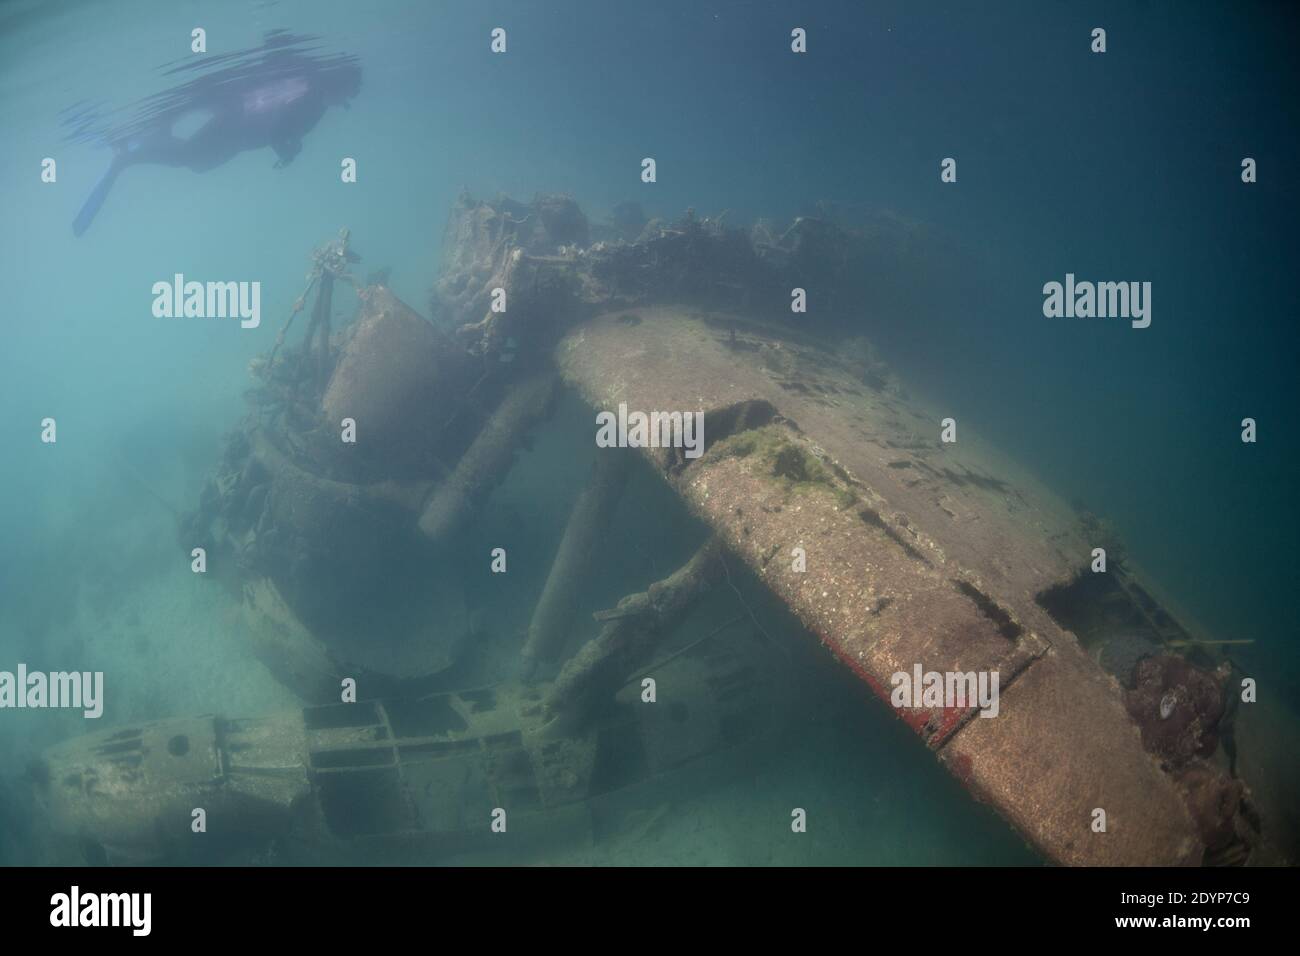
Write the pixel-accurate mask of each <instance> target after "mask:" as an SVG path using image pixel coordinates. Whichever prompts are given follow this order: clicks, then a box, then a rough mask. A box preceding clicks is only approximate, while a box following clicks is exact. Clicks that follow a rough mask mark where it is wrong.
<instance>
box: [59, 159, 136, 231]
mask: <svg viewBox="0 0 1300 956" xmlns="http://www.w3.org/2000/svg"><path fill="white" fill-rule="evenodd" d="M125 165H126V164H125V163H123V162H122V159H121V157H120V156H117V157H114V159H113V162H112V163H111V164H110V165H109V167H108V170H107V171H106V172H105V173H104V175H103V176H101V177H100V178H99V182H97V183H96V184H95V188H94V189H92V190H91V191H90V195H89V196H87V197H86V201H85V203H84V204H83V205H82V207H81V212H79V213H77V218H76V219H74V220H73V221H72V232H73V234H74V235H77V236H80V235H81V234H82V233H83V232H85V231H86V230H87V229H88V228H90V223H91V221H92V220H94V218H95V213H97V212H99V207H100V206H102V205H104V200H105V199H107V198H108V191H109V190H110V189H112V188H113V183H114V182H115V181H116V180H117V174H118V173H120V172H121V171H122V167H123V166H125Z"/></svg>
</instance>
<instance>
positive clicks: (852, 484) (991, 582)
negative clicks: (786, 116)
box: [557, 308, 1203, 865]
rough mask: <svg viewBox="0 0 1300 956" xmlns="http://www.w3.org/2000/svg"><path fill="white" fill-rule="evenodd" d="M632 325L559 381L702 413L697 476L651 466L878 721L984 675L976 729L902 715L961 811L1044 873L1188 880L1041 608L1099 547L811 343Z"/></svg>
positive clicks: (1169, 813)
mask: <svg viewBox="0 0 1300 956" xmlns="http://www.w3.org/2000/svg"><path fill="white" fill-rule="evenodd" d="M637 318H638V319H639V320H640V321H635V322H633V321H628V320H627V317H626V316H624V315H621V314H620V313H611V314H607V315H603V316H599V317H597V318H595V319H593V320H591V321H589V322H586V323H583V324H581V325H579V326H577V327H576V328H575V329H574V330H573V331H571V332H570V334H569V335H568V336H567V337H566V338H565V339H564V340H563V341H562V342H561V343H560V345H559V347H558V350H557V360H558V363H559V365H560V367H561V369H562V372H563V375H564V377H565V379H566V380H567V381H568V382H569V383H570V384H572V385H574V386H576V387H577V388H578V389H579V391H580V392H581V393H582V394H583V395H584V397H585V398H586V399H587V401H588V402H589V403H590V404H591V405H592V406H593V407H594V408H596V409H613V408H615V407H617V405H618V404H619V403H627V404H628V406H629V408H633V409H638V410H641V411H644V412H647V413H648V412H651V411H682V412H686V411H702V412H704V413H705V415H706V418H705V421H706V430H705V440H706V442H708V443H709V450H708V451H707V452H706V453H705V455H704V456H703V457H702V458H700V459H699V460H698V461H694V462H691V461H689V460H682V459H678V460H676V461H674V460H673V459H672V458H671V457H669V456H664V455H663V454H662V453H661V452H660V450H657V449H656V450H649V451H650V454H651V457H652V458H653V459H654V460H655V461H656V462H657V463H658V464H659V465H660V466H661V467H663V468H664V469H665V471H666V473H668V474H669V479H670V481H671V482H672V483H673V485H674V486H675V487H676V488H677V490H678V491H679V493H680V494H681V495H682V497H683V498H684V499H685V500H686V501H687V502H688V503H689V504H690V506H691V507H692V508H693V510H695V511H696V512H697V513H698V514H699V515H700V516H701V517H703V518H704V519H705V520H706V521H707V522H708V523H709V524H710V525H712V526H713V528H714V529H716V530H717V531H718V532H719V533H720V535H721V536H722V538H723V540H724V541H725V542H726V543H727V544H728V545H729V547H730V548H731V549H732V550H733V551H734V552H735V553H737V554H739V555H740V556H742V557H743V558H744V560H745V561H746V562H747V563H748V564H749V565H750V566H751V567H752V568H753V569H754V571H755V572H756V573H757V574H758V575H759V576H760V577H761V578H762V580H763V581H764V582H765V583H766V584H767V585H768V586H769V587H771V588H772V590H773V591H774V592H775V593H776V594H777V595H778V596H780V597H781V598H782V599H783V600H784V601H785V602H786V603H787V604H788V605H789V606H790V608H791V609H792V610H794V611H795V613H796V614H798V615H799V617H800V618H801V619H802V620H803V622H804V624H805V625H806V626H807V627H808V628H809V629H810V630H812V631H813V632H814V633H816V634H817V635H818V636H819V637H820V639H821V640H822V641H823V642H824V643H826V644H827V645H828V646H829V648H830V649H831V650H832V651H833V652H834V653H835V654H836V655H837V656H838V657H839V658H840V659H841V660H842V661H843V662H844V663H845V664H847V665H848V666H849V667H851V668H852V669H853V671H854V672H855V673H856V674H858V676H860V677H861V678H862V679H863V680H864V681H866V682H867V683H868V684H869V685H871V687H872V688H873V689H874V690H875V691H876V693H877V694H878V695H879V696H881V697H882V698H884V699H885V700H886V701H888V699H889V688H890V676H891V675H892V674H894V673H895V672H898V671H905V672H910V671H911V670H912V668H913V667H914V665H916V664H920V665H921V666H922V667H923V668H924V669H925V670H926V671H939V672H969V671H996V672H998V673H999V674H1000V678H1001V702H1000V712H999V714H998V716H996V717H994V718H991V719H984V718H981V717H978V716H976V711H975V709H974V708H969V709H961V710H958V709H956V708H942V707H938V708H933V709H927V708H924V707H916V708H911V709H900V710H899V714H900V716H903V718H904V719H905V720H906V721H907V722H908V724H909V725H910V726H912V727H913V729H915V730H916V731H917V732H918V734H919V735H920V736H921V737H922V738H923V739H924V740H925V741H926V743H927V744H928V746H930V747H931V748H932V749H934V750H935V751H937V753H938V755H939V757H940V759H941V760H942V761H943V762H944V764H945V765H946V766H947V767H948V768H949V769H950V770H951V771H952V772H953V773H954V774H955V775H956V776H957V777H958V778H959V779H960V780H962V781H963V783H965V784H966V785H967V786H968V787H969V788H970V789H971V790H972V792H974V793H975V794H976V795H977V796H979V797H980V798H982V799H985V800H987V801H988V802H990V803H991V804H993V806H995V807H996V808H997V809H998V810H999V811H1000V812H1001V813H1002V814H1003V815H1004V816H1005V817H1006V818H1007V819H1008V820H1010V821H1011V823H1012V824H1014V825H1015V826H1016V827H1017V829H1019V830H1020V832H1021V833H1022V834H1024V836H1025V837H1026V838H1028V839H1029V840H1030V841H1031V842H1032V843H1033V844H1034V845H1035V846H1037V847H1038V848H1039V849H1040V850H1041V851H1042V852H1044V853H1045V854H1046V855H1047V856H1048V857H1049V858H1050V859H1052V860H1055V861H1058V862H1062V863H1071V864H1121V865H1122V864H1188V863H1197V862H1199V861H1200V859H1201V855H1202V852H1203V846H1202V844H1201V841H1200V838H1199V836H1198V833H1197V829H1196V826H1195V823H1194V822H1193V819H1192V817H1191V815H1190V814H1189V812H1188V810H1187V808H1186V805H1185V799H1184V797H1183V795H1182V794H1181V793H1180V792H1179V790H1178V789H1177V787H1176V786H1175V784H1174V781H1173V779H1172V778H1171V777H1170V776H1169V775H1167V774H1166V773H1165V772H1164V771H1162V770H1161V768H1160V766H1159V764H1158V762H1157V760H1156V759H1155V758H1154V757H1152V756H1151V755H1150V754H1148V753H1147V752H1146V751H1145V750H1144V749H1143V746H1142V740H1141V735H1140V734H1139V732H1138V729H1137V727H1136V726H1135V725H1134V724H1133V722H1132V720H1131V719H1130V718H1129V716H1128V714H1127V713H1126V711H1125V707H1124V702H1123V696H1122V692H1121V688H1120V687H1119V685H1118V684H1117V682H1116V681H1115V680H1114V679H1113V678H1111V677H1109V676H1108V675H1106V674H1105V673H1104V672H1103V671H1102V670H1101V669H1100V668H1099V667H1097V666H1096V665H1095V664H1094V663H1093V662H1092V661H1091V660H1089V659H1088V657H1087V656H1085V655H1084V654H1083V653H1082V652H1081V650H1080V648H1079V646H1078V643H1077V641H1076V640H1075V638H1074V636H1073V635H1072V634H1070V633H1069V632H1068V631H1066V630H1064V629H1063V628H1062V627H1061V626H1060V625H1059V624H1058V623H1057V622H1056V620H1054V619H1053V617H1052V616H1051V615H1050V614H1048V613H1047V611H1046V610H1045V609H1044V607H1043V606H1042V605H1041V604H1040V603H1039V601H1038V597H1039V596H1040V595H1041V594H1043V593H1044V592H1046V591H1048V590H1049V589H1051V588H1053V587H1060V586H1066V585H1068V584H1069V583H1070V582H1071V581H1072V580H1073V579H1074V578H1075V577H1076V575H1077V574H1078V573H1079V572H1080V571H1081V570H1083V569H1084V568H1085V566H1086V563H1087V561H1088V559H1089V556H1090V551H1091V548H1092V547H1094V546H1095V544H1096V542H1093V541H1090V540H1088V535H1087V534H1086V533H1085V530H1084V528H1083V527H1081V525H1080V523H1079V521H1078V518H1077V517H1076V516H1075V515H1073V514H1072V512H1071V510H1070V509H1069V508H1068V507H1067V506H1066V505H1065V504H1064V503H1063V502H1061V501H1059V500H1058V499H1057V498H1056V497H1055V496H1054V495H1052V494H1051V493H1050V492H1049V491H1048V490H1047V489H1046V488H1045V487H1043V486H1042V485H1041V484H1040V483H1039V482H1038V481H1036V480H1035V479H1034V478H1033V477H1032V476H1031V475H1029V474H1027V473H1025V472H1024V471H1023V470H1021V469H1019V468H1017V467H1016V466H1015V465H1013V464H1012V463H1011V462H1009V461H1008V460H1006V459H1005V458H1004V457H1003V456H1000V455H999V454H998V453H997V452H996V451H995V450H993V449H991V448H988V447H987V446H985V445H983V444H981V443H980V442H979V441H978V440H977V439H976V438H975V437H974V436H973V435H972V434H971V432H970V430H969V429H964V428H962V427H961V425H960V423H959V424H958V428H959V434H958V441H957V442H956V443H954V444H945V443H942V442H941V440H940V430H941V425H940V422H941V420H942V419H943V418H944V417H947V415H948V413H941V412H938V411H933V410H930V409H927V408H924V407H923V406H922V405H921V404H920V403H919V402H917V401H915V400H912V399H909V398H908V397H907V396H906V393H905V392H904V391H903V390H902V389H901V388H900V387H898V386H897V384H896V383H893V382H892V381H890V380H888V379H886V378H882V377H881V376H880V375H879V374H877V373H876V372H874V371H873V370H872V368H870V367H865V368H864V366H863V364H861V363H857V362H855V361H853V360H850V359H847V358H840V357H837V356H835V355H832V354H830V353H829V352H828V351H827V350H826V349H824V348H821V347H818V346H817V345H816V344H815V343H812V342H801V341H799V340H797V339H792V338H791V337H790V335H789V334H788V333H778V332H777V331H776V330H773V329H771V328H766V327H763V326H760V325H757V324H751V323H744V322H739V321H738V320H736V319H734V318H732V317H720V316H711V315H707V314H702V313H698V312H695V313H692V312H687V311H684V310H678V309H671V308H658V309H639V310H638V315H637ZM755 410H757V413H755ZM737 422H740V423H741V424H742V425H743V426H744V427H743V428H737V427H736V423H737ZM755 425H758V426H759V427H754V426H755ZM710 428H712V433H710ZM728 432H730V434H728ZM795 548H802V549H804V551H805V552H806V555H807V564H806V570H804V571H799V570H795V569H794V567H793V564H792V561H791V555H792V553H793V550H794V549H795ZM1148 590H1150V589H1149V586H1148ZM1098 808H1100V809H1102V810H1104V811H1105V813H1106V831H1105V832H1104V833H1100V832H1094V830H1093V821H1094V811H1095V810H1096V809H1098Z"/></svg>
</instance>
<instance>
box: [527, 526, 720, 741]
mask: <svg viewBox="0 0 1300 956" xmlns="http://www.w3.org/2000/svg"><path fill="white" fill-rule="evenodd" d="M721 555H722V543H721V541H720V539H718V538H716V537H714V538H710V539H709V540H708V541H706V542H705V543H704V544H703V545H702V546H701V547H700V548H699V550H698V551H696V552H695V554H694V556H693V557H692V558H691V559H690V560H689V561H687V562H686V563H685V564H684V565H682V566H681V567H680V568H678V569H677V570H676V571H674V572H673V573H672V574H670V575H669V576H668V577H666V578H664V579H663V580H661V581H656V582H655V583H653V584H651V585H650V586H649V587H648V588H646V590H644V591H641V592H638V593H636V594H629V595H627V596H626V597H624V598H622V599H621V600H620V601H619V602H618V605H617V606H616V607H614V608H613V609H612V610H608V611H602V612H599V613H598V614H597V615H596V619H597V620H600V621H603V622H604V626H603V627H602V628H601V630H600V633H599V634H598V635H597V636H596V637H594V638H592V639H591V640H590V641H588V642H587V643H586V644H585V645H583V646H582V648H581V649H579V650H578V652H577V653H576V654H574V655H573V657H571V658H569V660H568V661H567V662H566V663H565V665H564V667H563V668H562V669H561V670H560V674H559V676H558V677H557V678H556V679H555V683H554V684H552V685H551V689H550V691H549V692H548V693H547V695H546V700H545V710H546V714H547V716H548V717H549V718H550V719H551V721H552V729H553V731H558V730H560V729H562V730H563V731H564V732H569V731H571V730H572V729H573V728H575V727H577V726H580V725H581V723H582V721H583V720H585V719H586V718H588V717H589V716H590V715H591V714H592V713H594V712H595V711H597V710H598V709H599V708H600V707H601V706H603V705H606V704H608V703H609V702H611V701H612V700H613V698H614V694H615V693H616V692H617V691H618V689H619V688H620V687H622V686H623V684H624V683H626V681H627V678H628V675H629V674H631V673H632V671H633V670H634V669H635V668H637V667H639V666H641V665H643V664H645V663H646V662H648V661H649V659H650V655H651V654H653V653H654V649H655V647H656V646H658V644H659V642H660V641H661V640H662V639H663V637H664V636H665V635H666V634H667V633H668V632H669V631H670V630H671V629H672V627H673V626H674V625H675V624H676V623H677V622H678V621H680V620H681V618H682V617H683V616H684V615H685V614H686V612H687V611H688V610H690V608H691V607H692V606H694V604H695V602H696V601H697V600H698V599H699V598H700V597H701V596H702V595H703V594H704V593H705V592H706V591H708V589H709V588H710V587H711V586H712V585H713V583H714V582H715V581H716V580H717V579H718V578H719V577H720V576H721V575H722V574H723V570H724V569H723V564H722V560H721Z"/></svg>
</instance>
